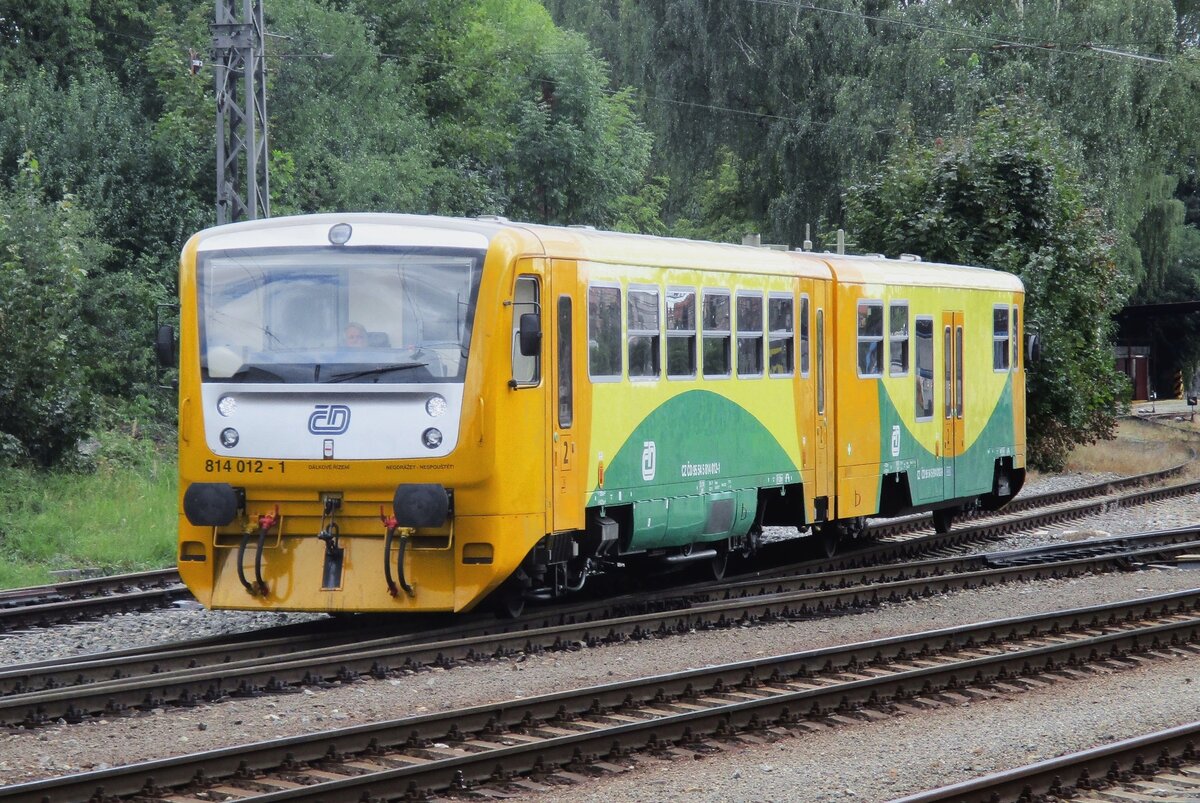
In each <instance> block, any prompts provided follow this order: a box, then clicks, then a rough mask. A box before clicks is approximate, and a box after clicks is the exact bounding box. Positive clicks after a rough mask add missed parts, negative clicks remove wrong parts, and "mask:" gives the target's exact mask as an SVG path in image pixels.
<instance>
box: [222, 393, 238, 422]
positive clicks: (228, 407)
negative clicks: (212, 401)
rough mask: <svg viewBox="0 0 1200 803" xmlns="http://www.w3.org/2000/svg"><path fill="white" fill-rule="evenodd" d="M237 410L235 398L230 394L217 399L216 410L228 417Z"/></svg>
mask: <svg viewBox="0 0 1200 803" xmlns="http://www.w3.org/2000/svg"><path fill="white" fill-rule="evenodd" d="M236 410H237V399H235V398H234V397H232V396H222V397H221V398H220V399H218V400H217V412H218V413H220V414H221V415H223V416H225V417H226V418H228V417H229V416H231V415H233V414H234V412H235V411H236Z"/></svg>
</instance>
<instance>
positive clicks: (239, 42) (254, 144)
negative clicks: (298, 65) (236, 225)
mask: <svg viewBox="0 0 1200 803" xmlns="http://www.w3.org/2000/svg"><path fill="white" fill-rule="evenodd" d="M216 6H217V14H216V21H215V22H214V23H213V26H212V32H213V67H214V74H215V78H216V92H217V223H218V224H223V223H233V222H235V221H238V220H255V219H257V218H260V217H270V216H271V196H270V182H269V180H268V177H267V87H266V80H265V78H266V76H265V69H264V58H263V33H264V28H263V7H262V0H216Z"/></svg>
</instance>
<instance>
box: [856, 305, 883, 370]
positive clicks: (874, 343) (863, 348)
mask: <svg viewBox="0 0 1200 803" xmlns="http://www.w3.org/2000/svg"><path fill="white" fill-rule="evenodd" d="M882 351H883V302H882V301H860V302H858V375H859V376H862V377H877V376H883V355H882V354H881V352H882Z"/></svg>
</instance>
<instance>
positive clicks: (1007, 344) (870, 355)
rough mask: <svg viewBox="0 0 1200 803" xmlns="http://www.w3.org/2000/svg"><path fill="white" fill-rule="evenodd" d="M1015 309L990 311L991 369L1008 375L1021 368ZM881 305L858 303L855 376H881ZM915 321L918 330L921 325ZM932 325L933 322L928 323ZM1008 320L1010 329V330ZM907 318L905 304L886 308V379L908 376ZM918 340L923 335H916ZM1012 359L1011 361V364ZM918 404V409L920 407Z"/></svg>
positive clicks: (890, 304) (868, 301) (1003, 307)
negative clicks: (1007, 372) (856, 365)
mask: <svg viewBox="0 0 1200 803" xmlns="http://www.w3.org/2000/svg"><path fill="white" fill-rule="evenodd" d="M1018 310H1019V308H1018V307H1011V308H1010V307H1009V306H1007V305H997V306H995V307H993V309H992V368H993V370H996V371H1008V370H1009V369H1010V367H1011V368H1013V369H1017V368H1019V367H1020V354H1021V352H1020V346H1019V344H1020V342H1021V338H1020V330H1019V327H1018V325H1017V322H1018V316H1019V311H1018ZM883 316H884V304H883V302H882V301H879V300H875V299H863V300H861V301H859V302H858V375H859V376H860V377H863V378H872V377H881V376H883V341H884V325H883V323H884V321H883ZM921 320H922V319H921V318H918V328H920V321H921ZM929 320H931V321H932V319H929ZM1010 320H1011V322H1012V326H1011V328H1010V327H1009V321H1010ZM908 322H909V317H908V302H907V301H890V302H888V305H887V341H888V357H889V359H888V376H907V375H908V360H909V332H908V327H909V323H908ZM917 336H918V337H921V336H922V334H921V332H920V331H918V333H917ZM1010 358H1011V361H1010ZM920 406H921V405H920V403H919V402H918V407H920Z"/></svg>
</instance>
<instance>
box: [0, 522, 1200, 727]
mask: <svg viewBox="0 0 1200 803" xmlns="http://www.w3.org/2000/svg"><path fill="white" fill-rule="evenodd" d="M1168 532H1169V533H1172V534H1176V535H1182V534H1186V532H1187V531H1186V530H1177V531H1168ZM1197 548H1200V541H1197V540H1190V541H1188V540H1184V541H1182V542H1180V543H1173V544H1169V545H1163V544H1158V545H1154V546H1150V547H1145V548H1139V549H1132V550H1124V551H1121V552H1119V553H1115V554H1108V555H1093V556H1089V557H1082V558H1074V559H1072V560H1067V561H1057V562H1048V563H1043V564H1038V565H1033V566H1030V565H1016V566H1001V567H996V568H984V569H976V570H970V571H963V572H959V573H956V574H940V575H939V574H931V573H927V572H925V571H918V572H914V573H913V576H911V577H905V578H903V579H897V580H886V581H880V582H874V583H868V584H865V585H844V586H840V587H823V588H819V589H813V588H811V587H803V586H804V584H805V583H807V582H809V580H810V578H804V577H801V578H798V581H799V583H800V584H801V586H802V587H801V588H800V589H799V590H788V589H787V588H786V586H785V585H784V584H782V583H781V582H780V581H778V580H771V581H769V583H768V586H769V587H767V588H764V589H760V591H761V592H764V593H758V594H756V595H746V596H736V595H733V596H730V597H729V598H727V599H722V600H713V601H707V602H697V603H695V604H693V605H692V606H691V607H689V608H686V609H683V610H672V611H656V612H651V613H643V614H637V615H632V616H624V617H617V618H613V619H607V620H598V621H592V622H582V623H570V624H560V625H552V626H548V627H541V628H536V629H529V630H508V631H500V632H497V633H488V634H478V635H473V636H468V637H465V638H456V639H447V640H441V641H429V640H422V639H416V640H414V638H413V637H412V636H411V635H405V636H400V637H393V638H381V639H377V640H375V641H373V642H366V643H355V644H353V645H332V646H325V647H318V648H314V649H309V650H301V651H297V652H295V653H292V654H290V655H287V656H279V655H277V654H266V655H260V656H257V657H247V658H244V659H242V660H238V661H229V662H222V663H216V664H210V665H206V666H201V667H188V668H184V669H175V670H165V671H157V672H153V673H147V674H143V675H140V676H135V677H123V678H116V679H107V680H100V681H97V682H93V683H91V684H87V685H82V686H65V687H61V688H46V689H42V690H37V691H29V692H25V693H15V694H10V695H8V696H6V697H2V698H0V723H5V724H25V725H29V726H32V725H35V724H38V723H43V722H46V721H48V720H54V719H58V718H64V719H66V720H67V721H77V720H79V719H81V718H83V717H84V716H86V715H94V714H106V715H111V714H116V713H120V712H121V711H124V710H126V709H128V708H153V707H158V706H161V705H164V704H166V703H168V702H172V703H181V704H191V703H194V702H197V701H201V700H203V701H215V700H219V699H222V698H224V697H227V696H237V695H248V694H255V693H259V692H262V691H264V690H265V691H282V690H285V689H287V688H290V687H293V686H297V685H311V684H315V683H321V682H333V681H345V680H350V679H353V678H355V677H357V676H359V675H364V674H368V675H372V676H375V677H384V676H386V675H388V674H389V673H394V672H397V671H401V670H405V669H412V668H416V667H420V666H428V665H437V666H449V665H451V664H453V663H455V662H458V661H463V660H468V661H469V660H482V659H486V658H489V657H493V656H503V655H507V654H512V653H514V652H522V651H523V652H531V651H537V650H543V649H561V648H563V647H564V646H567V645H572V644H578V643H583V644H599V643H608V642H616V641H622V640H626V639H645V638H656V637H662V636H666V635H670V634H676V633H687V632H688V631H690V630H694V629H698V628H711V627H728V626H733V625H736V624H742V623H748V622H755V621H773V620H789V619H797V618H809V617H812V616H820V615H827V614H829V613H832V612H835V611H843V610H853V609H862V608H866V607H869V606H875V605H879V604H882V603H884V602H895V601H900V600H903V599H912V598H918V597H923V596H928V595H930V594H933V593H938V592H944V591H948V590H960V589H971V588H979V587H986V586H992V585H997V584H1000V583H1004V582H1010V581H1027V580H1031V579H1036V578H1038V577H1053V578H1059V577H1067V576H1078V575H1080V574H1084V573H1089V572H1096V571H1102V570H1111V569H1112V568H1114V567H1126V566H1129V565H1130V564H1131V563H1135V562H1138V561H1145V560H1155V561H1157V560H1161V559H1163V557H1164V555H1165V554H1167V553H1169V552H1171V551H1186V550H1190V549H1197ZM781 588H783V590H780V589H781ZM82 669H83V667H81V666H78V665H71V666H69V667H67V668H66V671H65V673H59V674H58V675H56V677H58V678H65V677H66V678H69V677H70V675H71V673H72V672H79V671H81V670H82ZM101 674H103V670H102V672H101ZM108 677H110V678H111V677H112V676H111V675H108ZM12 679H13V678H12V677H9V678H8V680H10V681H11V680H12ZM26 682H27V683H28V682H29V681H26ZM57 682H63V681H57Z"/></svg>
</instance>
